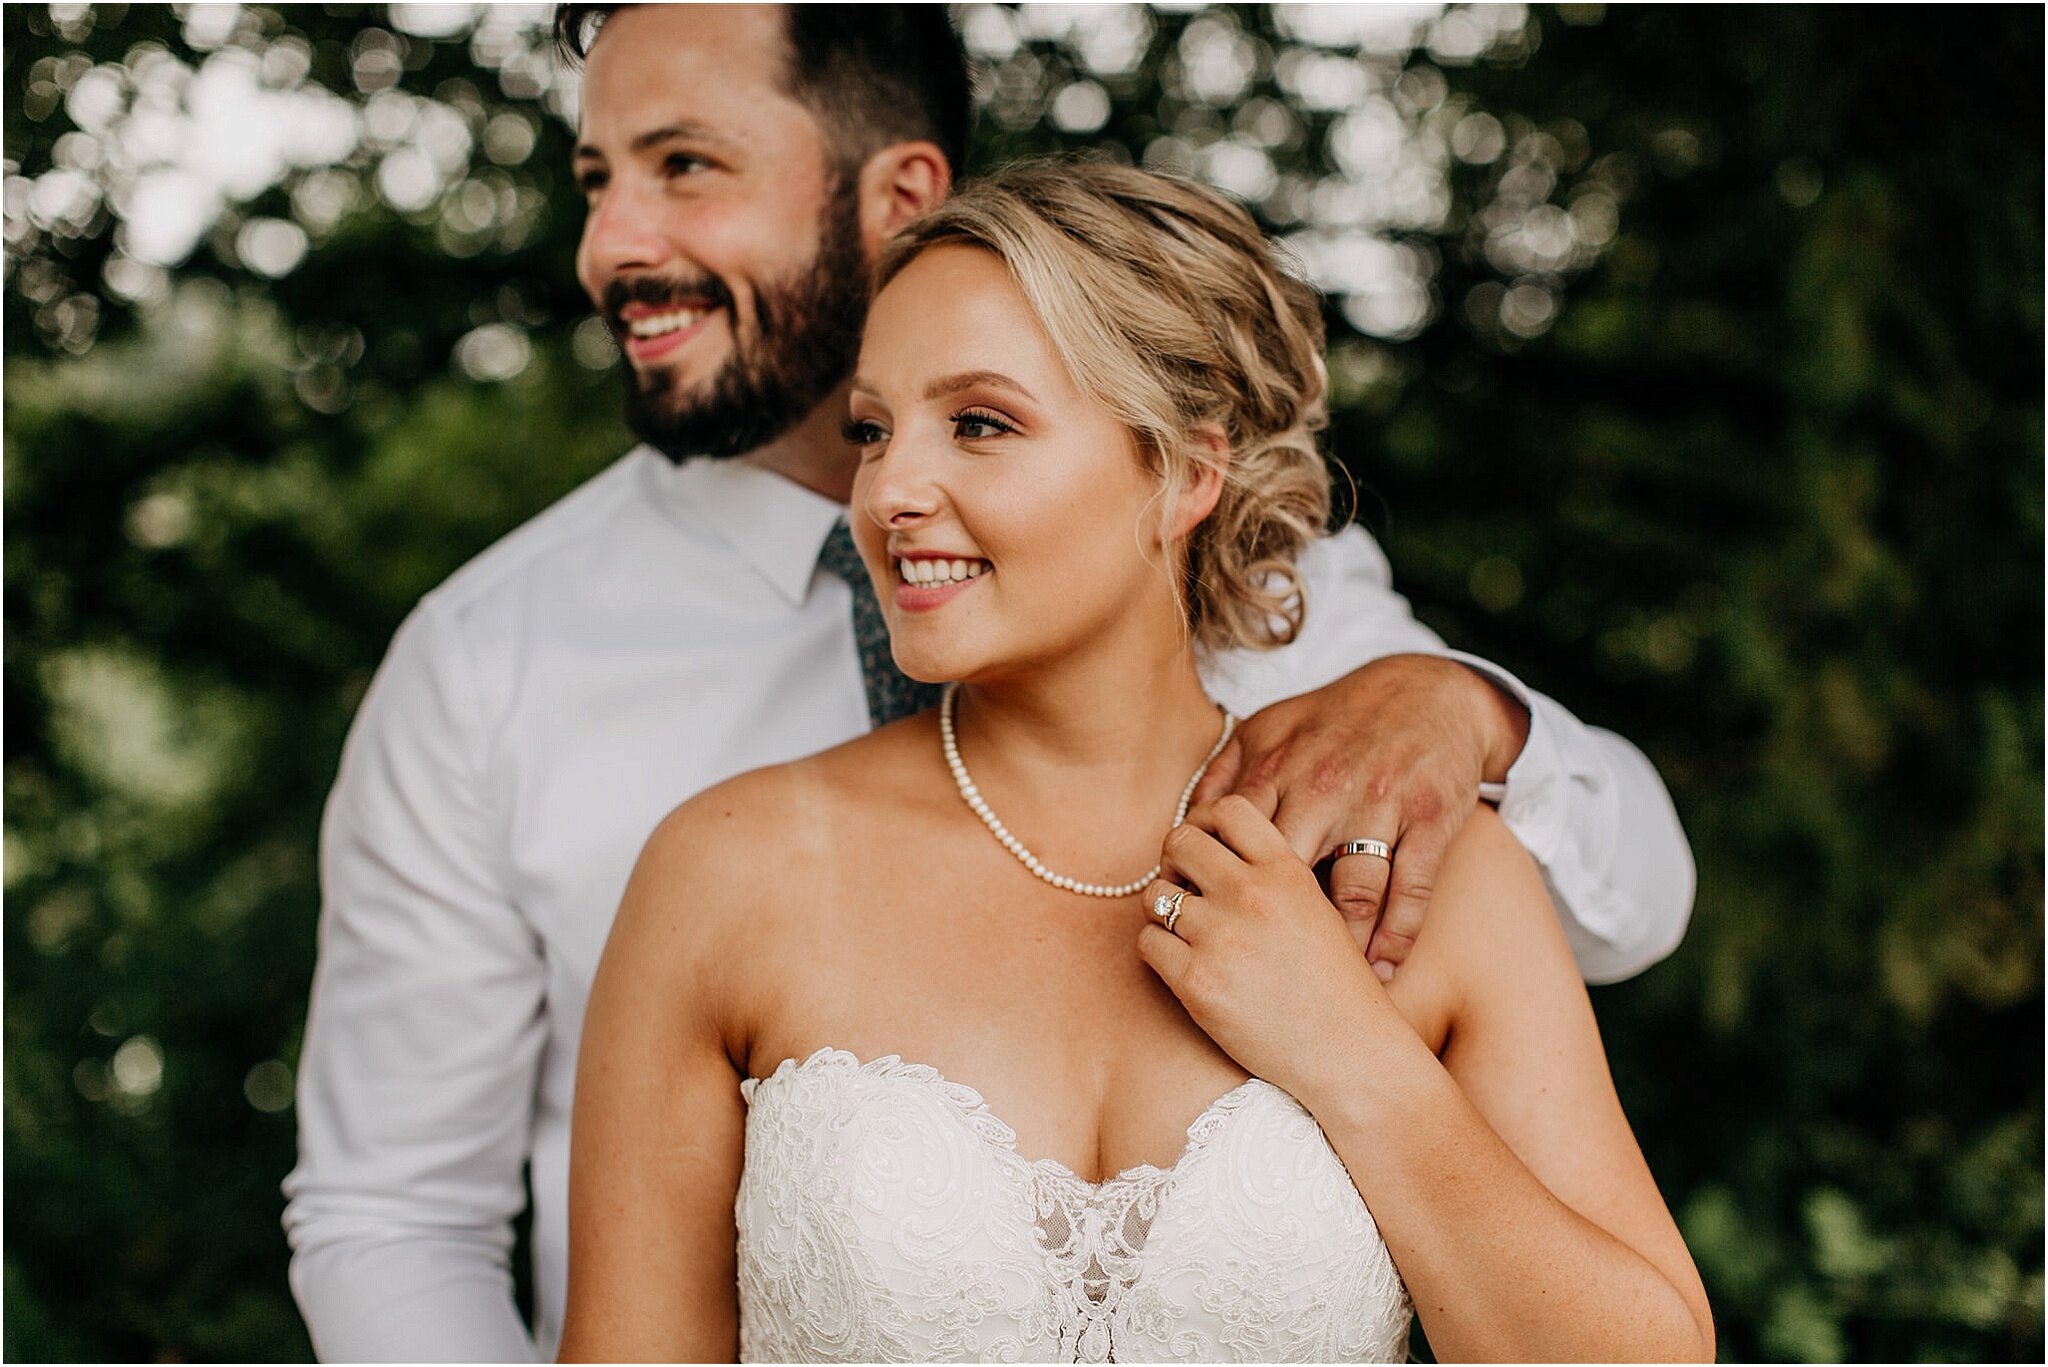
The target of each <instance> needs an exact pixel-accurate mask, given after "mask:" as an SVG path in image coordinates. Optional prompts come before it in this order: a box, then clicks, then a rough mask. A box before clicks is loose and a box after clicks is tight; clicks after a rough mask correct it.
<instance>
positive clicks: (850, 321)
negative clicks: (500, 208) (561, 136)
mask: <svg viewBox="0 0 2048 1367" xmlns="http://www.w3.org/2000/svg"><path fill="white" fill-rule="evenodd" d="M784 23H785V21H784V18H783V15H782V14H781V12H780V11H779V9H778V8H777V7H775V6H751V5H747V6H723V5H719V6H713V5H678V6H668V5H637V6H631V7H628V8H626V9H622V10H619V11H617V12H615V13H614V14H613V15H612V16H611V18H610V19H609V20H607V21H606V23H605V25H604V27H603V28H602V29H601V30H600V32H599V34H598V36H597V39H596V41H595V42H594V43H593V44H592V46H591V52H590V59H589V64H588V67H587V69H586V71H585V79H584V87H583V126H582V131H581V137H580V139H579V141H578V145H577V150H576V175H577V178H578V180H579V182H580V183H581V184H582V186H583V189H584V192H585V196H586V199H587V200H588V203H589V206H590V212H589V217H588V218H587V219H586V220H585V222H584V225H583V241H582V244H581V245H580V246H579V248H578V249H577V253H576V275H577V278H578V279H579V280H580V281H582V283H583V288H584V290H585V291H586V292H587V293H588V294H589V295H590V299H591V302H592V303H593V304H595V305H596V306H597V307H598V309H599V310H600V312H601V313H602V314H603V316H604V318H605V320H606V321H607V322H608V323H609V324H610V325H611V329H612V334H613V335H614V336H615V337H617V338H618V340H619V345H620V346H621V348H622V349H623V350H624V352H625V355H626V360H627V362H628V364H629V365H630V367H631V371H632V373H631V376H630V378H629V381H628V383H629V386H630V388H629V394H628V399H627V405H626V416H627V421H628V423H629V424H630V425H631V426H632V428H633V431H634V433H635V434H636V435H637V436H639V437H640V438H641V439H642V440H643V441H646V442H648V443H650V444H651V445H653V446H655V447H657V448H659V449H660V450H662V451H664V452H665V453H667V454H668V455H669V456H670V457H671V458H672V459H681V458H683V457H685V456H690V455H700V454H705V455H714V456H737V455H743V454H745V453H746V452H748V451H751V450H753V449H755V448H757V447H759V446H761V445H763V444H765V443H767V442H769V441H772V440H773V439H774V438H776V437H778V436H780V435H781V434H782V433H784V432H786V431H788V430H789V429H790V428H791V427H793V426H795V425H796V424H797V423H798V422H799V421H801V420H802V419H803V417H804V416H805V415H806V414H808V413H809V412H810V411H811V410H812V409H814V408H815V407H816V406H817V405H818V404H819V403H820V402H821V401H823V400H824V399H825V398H826V397H827V396H828V395H830V394H831V392H832V390H833V389H834V388H835V387H836V386H837V385H838V384H839V382H840V381H841V380H843V379H844V378H845V377H846V375H847V374H848V373H849V372H850V371H851V370H852V368H853V359H854V355H855V353H856V351H857V350H858V348H859V345H860V327H861V322H862V319H863V317H864V314H865V310H866V271H867V263H866V257H865V253H864V251H863V249H862V245H861V237H860V224H859V217H858V207H859V204H858V198H857V194H856V190H855V187H854V185H853V183H852V171H851V169H850V168H848V169H847V170H846V173H845V174H840V169H841V168H839V167H838V166H837V165H836V164H835V161H834V159H833V157H832V156H831V154H830V152H829V149H828V148H827V147H826V145H825V140H824V136H823V133H822V131H821V129H820V128H819V125H818V122H817V119H816V117H815V116H814V115H813V114H812V113H811V111H810V110H808V109H807V108H805V107H804V106H803V105H801V104H799V103H797V102H796V100H795V99H794V98H792V97H791V96H790V95H789V94H788V93H787V91H786V90H785V89H784V88H783V69H784V63H785V61H786V53H787V39H786V36H785V30H784Z"/></svg>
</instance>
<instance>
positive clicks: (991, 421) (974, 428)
mask: <svg viewBox="0 0 2048 1367" xmlns="http://www.w3.org/2000/svg"><path fill="white" fill-rule="evenodd" d="M1016 430H1017V429H1016V428H1014V427H1012V426H1010V424H1008V423H1006V422H1004V421H1003V420H1002V419H1001V418H998V417H996V416H995V415H994V414H993V413H972V412H969V413H955V414H954V415H953V435H955V436H957V437H959V438H960V439H961V440H962V441H980V440H982V439H983V438H986V437H998V436H1002V435H1003V434H1004V433H1006V432H1014V431H1016Z"/></svg>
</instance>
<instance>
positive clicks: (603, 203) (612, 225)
mask: <svg viewBox="0 0 2048 1367" xmlns="http://www.w3.org/2000/svg"><path fill="white" fill-rule="evenodd" d="M661 227H662V225H661V217H660V212H659V207H658V206H657V205H655V204H652V203H650V202H648V200H647V199H646V198H645V197H644V196H642V195H639V194H636V193H635V192H634V191H633V189H632V188H631V187H630V186H629V185H617V186H614V187H612V188H610V189H609V190H607V192H606V193H605V194H604V195H603V196H602V197H600V198H599V200H598V201H597V203H596V204H595V205H593V206H592V207H591V210H590V214H589V216H588V217H587V218H585V219H584V220H583V242H582V245H581V246H580V248H579V249H578V251H577V257H578V260H579V263H580V265H581V266H582V270H581V271H580V272H579V273H580V274H581V275H582V277H583V284H584V288H586V289H588V290H589V291H590V292H591V293H592V295H593V296H595V295H597V294H600V293H601V292H602V291H603V289H604V286H605V285H606V284H607V283H608V282H610V281H612V280H614V279H616V278H618V277H619V276H620V275H622V274H624V273H626V272H628V271H636V270H639V271H646V270H658V269H660V268H661V267H662V266H663V265H665V264H666V263H667V261H668V258H669V255H670V248H669V245H668V238H667V237H666V236H665V235H664V234H663V233H662V231H661Z"/></svg>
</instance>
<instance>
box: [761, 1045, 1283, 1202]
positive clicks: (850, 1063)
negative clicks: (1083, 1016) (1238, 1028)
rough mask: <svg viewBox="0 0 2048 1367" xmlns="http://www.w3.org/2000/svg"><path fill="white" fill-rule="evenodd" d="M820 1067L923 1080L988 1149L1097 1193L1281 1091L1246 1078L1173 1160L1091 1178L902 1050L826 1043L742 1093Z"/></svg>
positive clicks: (1191, 1147)
mask: <svg viewBox="0 0 2048 1367" xmlns="http://www.w3.org/2000/svg"><path fill="white" fill-rule="evenodd" d="M819 1068H847V1069H851V1070H852V1071H853V1072H855V1073H858V1074H860V1075H861V1076H864V1077H886V1078H889V1079H892V1080H902V1081H909V1082H917V1083H927V1084H930V1085H931V1086H933V1087H934V1088H936V1089H937V1091H938V1092H939V1094H940V1095H942V1096H943V1097H944V1098H945V1099H946V1101H947V1103H948V1104H949V1105H950V1106H951V1107H952V1108H953V1109H954V1110H956V1111H958V1112H959V1113H960V1118H961V1119H962V1120H963V1121H964V1122H966V1125H967V1128H968V1129H969V1130H970V1131H971V1132H972V1133H974V1134H975V1135H977V1136H978V1137H979V1138H981V1139H982V1141H983V1142H985V1143H987V1144H989V1145H991V1146H992V1147H995V1148H998V1149H1001V1150H1002V1151H1004V1152H1005V1153H1008V1154H1010V1155H1011V1156H1013V1157H1015V1158H1016V1159H1018V1160H1019V1161H1021V1162H1023V1163H1025V1164H1027V1165H1029V1166H1030V1167H1031V1169H1032V1170H1033V1171H1035V1172H1037V1173H1039V1174H1041V1175H1048V1174H1049V1175H1051V1176H1053V1177H1057V1178H1059V1179H1061V1180H1063V1181H1066V1182H1070V1183H1072V1184H1073V1185H1075V1186H1077V1187H1081V1188H1082V1189H1084V1190H1086V1191H1089V1192H1094V1193H1100V1192H1106V1191H1108V1190H1110V1189H1111V1188H1113V1187H1117V1186H1125V1185H1129V1184H1131V1183H1134V1182H1145V1183H1150V1182H1155V1181H1158V1180H1159V1179H1162V1178H1170V1177H1172V1176H1173V1174H1175V1173H1176V1172H1179V1171H1180V1170H1181V1169H1182V1168H1185V1167H1186V1166H1187V1165H1188V1164H1189V1163H1190V1162H1192V1161H1194V1159H1195V1157H1196V1156H1197V1155H1198V1154H1199V1153H1200V1152H1201V1150H1202V1149H1203V1147H1204V1146H1205V1145H1207V1144H1208V1142H1209V1140H1210V1139H1211V1138H1212V1137H1213V1136H1214V1135H1215V1133H1216V1132H1217V1130H1218V1129H1219V1128H1220V1125H1221V1121H1220V1119H1219V1118H1220V1117H1224V1116H1228V1115H1229V1114H1230V1113H1231V1112H1232V1111H1234V1110H1236V1109H1237V1108H1238V1107H1239V1106H1240V1105H1242V1104H1243V1102H1244V1100H1245V1098H1246V1097H1247V1096H1248V1095H1249V1094H1250V1093H1252V1092H1253V1091H1255V1090H1257V1089H1259V1088H1271V1089H1272V1090H1273V1091H1276V1092H1277V1091H1280V1090H1281V1089H1280V1088H1277V1087H1274V1086H1273V1084H1272V1083H1270V1082H1267V1081H1266V1080H1265V1079H1263V1078H1256V1077H1248V1078H1246V1079H1245V1080H1244V1081H1243V1082H1240V1083H1238V1084H1237V1086H1235V1087H1232V1088H1231V1089H1230V1090H1229V1091H1227V1092H1225V1093H1224V1094H1223V1095H1222V1096H1219V1097H1217V1098H1216V1099H1215V1100H1214V1101H1212V1102H1210V1103H1209V1104H1208V1105H1207V1106H1204V1107H1203V1108H1202V1111H1201V1113H1200V1114H1199V1115H1197V1116H1196V1117H1195V1118H1194V1119H1193V1120H1191V1121H1189V1122H1188V1125H1187V1129H1186V1130H1185V1131H1183V1133H1182V1143H1181V1151H1180V1154H1179V1156H1177V1157H1176V1158H1175V1159H1174V1160H1173V1162H1172V1163H1170V1164H1168V1165H1167V1166H1166V1167H1163V1168H1162V1167H1160V1166H1159V1165H1158V1164H1156V1163H1136V1164H1133V1165H1132V1166H1130V1167H1128V1168H1124V1169H1122V1170H1121V1171H1119V1172H1116V1173H1112V1174H1111V1175H1110V1176H1108V1177H1105V1178H1102V1179H1101V1180H1100V1181H1093V1182H1091V1181H1089V1180H1088V1179H1087V1178H1085V1177H1083V1176H1081V1174H1079V1173H1077V1172H1075V1171H1074V1170H1073V1169H1072V1168H1070V1167H1068V1166H1067V1165H1066V1164H1065V1163H1062V1162H1060V1161H1059V1160H1058V1159H1057V1158H1027V1157H1025V1156H1024V1155H1023V1154H1022V1153H1020V1152H1018V1150H1017V1131H1016V1130H1015V1129H1014V1128H1013V1127H1011V1126H1010V1125H1009V1124H1008V1123H1007V1122H1006V1121H1004V1120H1003V1118H1002V1117H1001V1116H999V1115H997V1114H996V1113H995V1110H994V1108H993V1107H991V1106H990V1105H989V1104H988V1101H987V1099H986V1098H985V1097H983V1096H982V1094H981V1092H980V1091H979V1090H977V1089H976V1088H975V1087H973V1086H971V1085H969V1084H968V1083H965V1082H956V1081H954V1080H953V1079H951V1078H949V1077H947V1076H946V1075H945V1074H944V1073H942V1072H940V1071H939V1070H938V1069H937V1068H935V1067H933V1066H932V1065H931V1064H929V1063H910V1062H906V1061H905V1060H904V1058H903V1056H902V1055H900V1054H882V1055H880V1056H879V1057H876V1058H873V1059H869V1060H868V1061H867V1062H865V1063H863V1062H862V1061H861V1059H860V1056H859V1055H857V1054H854V1053H853V1052H851V1051H850V1050H846V1049H839V1048H835V1047H833V1046H831V1045H826V1046H824V1047H823V1048H820V1049H816V1050H814V1051H812V1053H811V1054H810V1056H809V1057H807V1058H805V1059H804V1060H803V1061H802V1062H798V1061H797V1060H796V1059H795V1058H794V1057H791V1058H786V1059H784V1060H782V1062H780V1063H778V1064H776V1065H775V1069H774V1071H773V1072H771V1073H769V1074H768V1076H766V1077H750V1078H747V1079H746V1080H745V1081H743V1082H741V1083H740V1095H741V1096H742V1097H743V1098H744V1099H745V1100H746V1101H747V1102H748V1103H749V1104H752V1102H753V1099H754V1093H755V1091H756V1090H757V1089H759V1088H761V1087H763V1086H767V1085H769V1084H771V1083H778V1082H786V1081H787V1080H788V1079H790V1078H793V1077H795V1076H797V1075H799V1074H802V1073H807V1072H815V1071H817V1070H818V1069H819Z"/></svg>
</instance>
